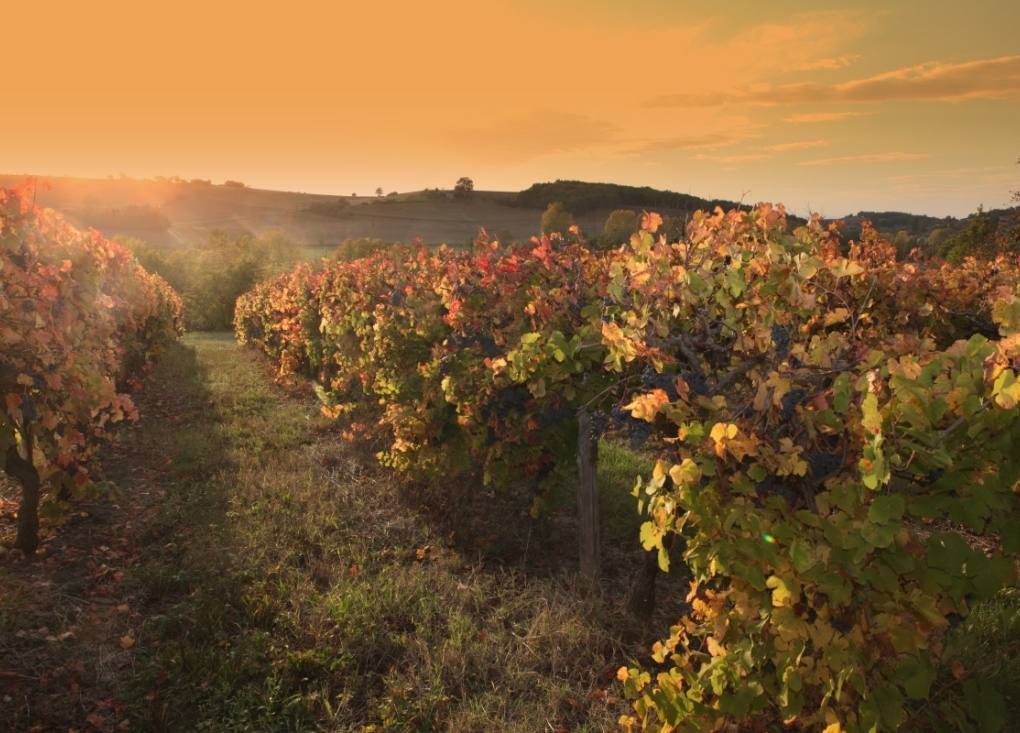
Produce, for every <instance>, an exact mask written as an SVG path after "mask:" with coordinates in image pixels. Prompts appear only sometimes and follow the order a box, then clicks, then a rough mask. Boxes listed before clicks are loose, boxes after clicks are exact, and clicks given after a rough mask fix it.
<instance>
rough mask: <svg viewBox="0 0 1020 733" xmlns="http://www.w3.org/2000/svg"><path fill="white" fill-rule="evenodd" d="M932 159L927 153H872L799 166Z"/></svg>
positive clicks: (809, 162)
mask: <svg viewBox="0 0 1020 733" xmlns="http://www.w3.org/2000/svg"><path fill="white" fill-rule="evenodd" d="M929 157H931V156H930V155H928V154H927V153H904V152H895V153H871V154H868V155H844V156H842V157H839V158H822V159H820V160H805V161H804V162H803V163H798V164H797V165H841V164H845V163H883V162H886V161H894V160H920V159H921V158H929Z"/></svg>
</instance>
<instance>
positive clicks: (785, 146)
mask: <svg viewBox="0 0 1020 733" xmlns="http://www.w3.org/2000/svg"><path fill="white" fill-rule="evenodd" d="M828 144H829V141H828V140H805V141H803V142H798V143H780V144H778V145H766V146H765V147H764V150H774V151H775V152H777V153H785V152H787V151H788V150H807V149H808V148H821V147H825V146H826V145H828Z"/></svg>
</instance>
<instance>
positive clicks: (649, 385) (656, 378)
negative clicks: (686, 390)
mask: <svg viewBox="0 0 1020 733" xmlns="http://www.w3.org/2000/svg"><path fill="white" fill-rule="evenodd" d="M641 386H642V387H644V388H645V389H646V390H648V391H651V390H653V389H661V390H662V391H663V392H665V393H666V396H667V397H669V400H670V402H674V401H675V400H676V399H677V397H679V395H678V394H677V392H676V375H674V374H662V373H660V372H657V371H655V367H653V366H646V367H645V368H644V371H642V372H641ZM692 389H693V387H692Z"/></svg>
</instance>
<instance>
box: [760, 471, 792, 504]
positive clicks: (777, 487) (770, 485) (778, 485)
mask: <svg viewBox="0 0 1020 733" xmlns="http://www.w3.org/2000/svg"><path fill="white" fill-rule="evenodd" d="M754 490H755V492H756V493H757V494H758V496H766V497H767V496H769V495H770V494H774V495H776V496H780V497H782V498H783V500H784V501H786V504H787V506H791V507H792V506H794V505H795V504H796V503H797V498H798V495H797V492H796V491H794V490H793V489H791V488H790V487H789V486H787V485H786V484H785V483H783V482H782V481H780V480H779V479H778V478H777V477H775V476H771V475H770V476H766V477H765V478H764V479H763V480H761V481H755V482H754Z"/></svg>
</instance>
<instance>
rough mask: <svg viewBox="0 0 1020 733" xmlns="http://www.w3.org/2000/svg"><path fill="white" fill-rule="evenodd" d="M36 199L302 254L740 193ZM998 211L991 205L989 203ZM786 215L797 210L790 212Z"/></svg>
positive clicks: (82, 216) (867, 215) (134, 185)
mask: <svg viewBox="0 0 1020 733" xmlns="http://www.w3.org/2000/svg"><path fill="white" fill-rule="evenodd" d="M26 178H27V176H26V175H0V186H14V185H17V184H19V183H22V182H24V181H25V179H26ZM36 196H37V203H39V204H40V205H42V206H47V207H50V208H53V209H56V210H58V211H60V212H61V213H63V214H64V216H65V218H67V219H68V221H70V222H71V223H72V224H73V225H75V226H77V227H89V226H91V227H95V228H97V229H101V230H102V231H103V232H104V233H105V234H106V235H107V236H110V237H113V236H116V235H118V234H123V235H127V236H132V237H137V238H139V239H142V240H145V241H146V242H148V243H149V244H152V245H156V246H159V247H162V248H166V249H178V248H187V247H190V246H193V245H196V244H199V243H202V242H205V241H207V239H208V237H209V235H210V233H211V232H213V231H214V230H218V229H219V230H226V231H227V232H228V233H229V234H231V235H238V234H241V233H245V232H248V233H251V234H261V233H262V232H265V231H268V230H279V231H282V232H283V233H285V234H287V235H288V236H290V237H292V238H293V239H295V240H298V241H302V242H305V243H306V249H307V253H306V256H308V257H317V256H319V255H322V254H328V253H331V252H332V251H333V250H335V249H336V247H338V246H339V245H340V243H341V242H343V241H344V240H345V239H358V238H361V237H368V238H371V239H380V240H383V241H385V242H397V241H399V242H405V243H408V242H412V241H413V240H414V239H415V238H420V239H421V240H422V241H423V242H425V243H426V244H431V245H436V244H441V243H446V244H451V245H462V244H465V243H467V242H470V241H472V240H473V239H475V238H476V237H477V236H478V230H479V227H484V228H485V229H486V230H487V231H488V232H489V233H490V234H491V235H493V236H495V235H499V236H500V237H501V238H504V239H505V238H507V237H508V235H509V237H510V238H513V239H526V238H528V237H530V236H532V235H533V234H535V233H537V232H538V230H539V223H540V220H541V216H542V212H543V211H544V210H545V208H546V206H548V205H549V204H550V203H553V202H556V201H559V202H561V203H563V204H564V205H565V207H566V208H567V210H569V211H570V212H572V213H573V215H574V220H575V222H576V223H577V224H578V226H579V227H580V228H581V231H582V232H585V233H586V234H589V235H594V234H598V233H599V232H601V231H602V228H603V226H604V225H605V222H606V219H607V217H608V216H609V214H610V213H612V211H614V210H615V209H633V210H635V211H641V210H654V211H657V212H659V213H661V214H664V215H671V216H680V217H686V216H689V215H690V214H692V213H693V212H694V211H696V210H698V209H703V210H709V211H710V210H713V209H714V208H715V207H716V206H721V207H722V208H723V209H730V208H733V207H734V206H737V205H738V204H737V202H734V201H726V200H721V199H704V198H700V197H698V196H693V195H691V194H683V193H676V192H674V191H664V190H658V189H654V188H650V187H648V186H642V187H637V186H623V185H619V184H613V183H587V182H583V181H564V180H558V181H554V182H551V183H536V184H534V185H532V186H531V187H529V188H527V189H525V190H523V191H520V192H511V191H475V192H474V195H473V196H472V197H470V198H456V197H454V196H453V195H452V194H451V193H450V192H447V191H440V190H438V189H436V190H431V191H430V190H428V189H426V190H425V191H417V192H411V193H403V194H395V193H391V194H389V195H387V196H383V197H380V196H356V195H350V196H329V195H323V194H311V193H301V192H294V191H271V190H265V189H255V188H250V187H247V186H245V185H244V184H242V183H239V182H227V183H225V184H222V185H214V184H212V183H211V182H209V181H205V180H197V179H196V180H192V181H185V180H182V179H179V178H176V177H175V178H162V177H157V178H156V179H155V180H153V179H141V180H139V179H133V178H127V177H121V178H105V179H87V178H72V177H65V176H57V177H41V178H40V186H39V190H38V192H37V195H36ZM990 213H994V212H990ZM790 218H791V223H793V224H795V225H796V224H799V223H803V221H804V220H803V219H800V218H798V217H793V216H791V217H790ZM843 220H844V222H845V227H844V228H843V234H844V237H845V238H847V239H856V238H858V237H859V236H860V229H861V222H862V221H865V220H869V221H871V222H872V223H873V224H874V226H875V227H876V228H877V229H878V230H879V231H880V232H882V233H883V234H885V235H886V236H888V237H889V238H890V239H892V238H894V237H895V236H896V234H897V233H898V232H901V231H904V232H907V233H908V234H909V235H910V236H912V237H915V238H918V239H922V238H924V239H926V238H927V237H928V236H929V235H930V234H931V233H932V232H934V231H936V230H940V229H941V230H945V232H946V233H952V232H955V231H959V230H960V229H962V228H963V227H965V226H966V224H967V221H968V219H962V220H961V219H955V218H953V217H945V218H936V217H931V216H924V215H916V214H910V213H905V212H875V211H862V212H858V213H857V214H851V215H848V216H846V217H843Z"/></svg>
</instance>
